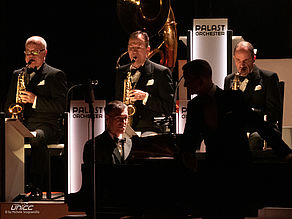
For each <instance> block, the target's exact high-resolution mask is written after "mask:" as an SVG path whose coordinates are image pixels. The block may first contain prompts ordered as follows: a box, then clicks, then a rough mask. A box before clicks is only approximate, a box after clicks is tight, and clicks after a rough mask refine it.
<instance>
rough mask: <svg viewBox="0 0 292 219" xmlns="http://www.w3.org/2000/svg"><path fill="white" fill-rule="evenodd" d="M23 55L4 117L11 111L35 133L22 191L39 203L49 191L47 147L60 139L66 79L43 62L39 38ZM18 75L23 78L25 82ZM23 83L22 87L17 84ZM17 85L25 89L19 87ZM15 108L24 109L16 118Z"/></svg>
mask: <svg viewBox="0 0 292 219" xmlns="http://www.w3.org/2000/svg"><path fill="white" fill-rule="evenodd" d="M24 54H25V62H26V63H27V64H26V67H24V68H23V69H18V70H15V71H14V72H13V75H12V78H11V82H10V86H9V90H8V94H7V99H6V103H5V105H4V108H5V112H6V115H7V117H8V116H11V113H12V112H13V111H14V112H13V113H12V114H14V116H15V117H18V118H19V119H22V121H23V124H24V125H25V126H26V127H27V128H28V129H29V130H30V131H35V132H36V137H34V138H30V139H29V143H30V145H31V159H30V169H29V172H30V173H29V179H27V181H28V183H29V184H28V185H27V186H26V189H25V190H26V192H27V193H29V192H30V196H29V197H28V200H39V199H42V191H45V190H46V189H47V187H48V185H47V182H48V180H47V178H46V176H48V173H49V153H48V149H47V144H50V143H51V144H52V143H58V142H59V140H60V139H61V137H62V135H63V130H62V125H61V119H62V114H63V113H64V110H65V102H66V101H65V97H66V93H67V79H66V74H65V73H64V72H63V71H62V70H59V69H56V68H54V67H52V66H50V65H48V64H47V63H46V62H45V60H46V56H47V43H46V41H45V39H43V38H42V37H39V36H32V37H29V38H28V39H27V41H26V43H25V51H24ZM22 73H23V74H22ZM19 75H23V77H24V79H23V78H22V77H19ZM22 81H23V82H24V83H18V82H22ZM20 84H21V85H23V84H25V86H19V85H20ZM23 87H24V88H25V89H23ZM18 91H19V92H18ZM15 99H16V103H15ZM17 105H21V106H23V108H24V109H23V110H22V112H20V113H19V114H17V112H15V111H17V110H15V109H17V107H14V106H17ZM9 108H10V110H11V111H12V112H10V110H8V109H9ZM13 109H14V110H13Z"/></svg>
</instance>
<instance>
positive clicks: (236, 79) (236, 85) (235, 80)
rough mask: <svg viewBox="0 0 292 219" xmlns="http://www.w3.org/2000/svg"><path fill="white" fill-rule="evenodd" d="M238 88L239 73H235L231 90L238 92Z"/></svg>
mask: <svg viewBox="0 0 292 219" xmlns="http://www.w3.org/2000/svg"><path fill="white" fill-rule="evenodd" d="M239 87H240V80H239V73H238V72H236V73H235V74H234V78H233V80H232V90H239Z"/></svg>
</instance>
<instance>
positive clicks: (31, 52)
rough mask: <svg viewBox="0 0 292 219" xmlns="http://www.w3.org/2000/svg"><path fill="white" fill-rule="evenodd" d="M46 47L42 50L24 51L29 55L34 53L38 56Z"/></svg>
mask: <svg viewBox="0 0 292 219" xmlns="http://www.w3.org/2000/svg"><path fill="white" fill-rule="evenodd" d="M44 50H45V49H40V50H32V51H24V54H25V55H27V56H29V55H34V56H38V55H40V54H41V52H42V51H44Z"/></svg>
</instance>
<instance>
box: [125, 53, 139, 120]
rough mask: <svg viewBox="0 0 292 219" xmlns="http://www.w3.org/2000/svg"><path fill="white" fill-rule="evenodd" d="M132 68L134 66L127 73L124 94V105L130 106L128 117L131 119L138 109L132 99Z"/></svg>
mask: <svg viewBox="0 0 292 219" xmlns="http://www.w3.org/2000/svg"><path fill="white" fill-rule="evenodd" d="M134 62H135V58H133V60H132V63H134ZM131 68H132V65H131V66H130V70H129V71H128V73H127V77H126V79H125V80H124V92H123V103H124V104H126V105H127V106H128V116H129V117H131V116H133V115H134V114H135V112H136V107H135V106H134V102H132V101H131V99H130V91H131V90H132V89H133V88H132V75H131Z"/></svg>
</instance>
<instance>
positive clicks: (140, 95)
mask: <svg viewBox="0 0 292 219" xmlns="http://www.w3.org/2000/svg"><path fill="white" fill-rule="evenodd" d="M129 96H130V100H131V101H136V100H144V99H145V98H147V97H148V93H147V92H145V91H142V90H138V89H133V90H131V91H130V92H129Z"/></svg>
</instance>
